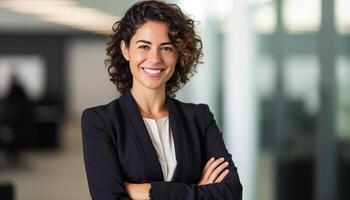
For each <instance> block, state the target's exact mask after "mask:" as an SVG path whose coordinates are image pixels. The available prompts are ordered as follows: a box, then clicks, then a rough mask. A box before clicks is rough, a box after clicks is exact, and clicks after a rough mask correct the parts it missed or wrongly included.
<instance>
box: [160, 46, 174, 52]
mask: <svg viewBox="0 0 350 200" xmlns="http://www.w3.org/2000/svg"><path fill="white" fill-rule="evenodd" d="M162 50H164V51H172V50H173V49H172V48H171V47H163V48H162Z"/></svg>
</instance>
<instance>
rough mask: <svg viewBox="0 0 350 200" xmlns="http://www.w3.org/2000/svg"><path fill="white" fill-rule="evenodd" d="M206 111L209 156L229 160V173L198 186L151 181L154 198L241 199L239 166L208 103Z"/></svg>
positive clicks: (185, 199)
mask: <svg viewBox="0 0 350 200" xmlns="http://www.w3.org/2000/svg"><path fill="white" fill-rule="evenodd" d="M204 107H205V113H206V121H207V123H206V124H207V126H206V140H205V145H206V149H207V158H208V159H209V158H210V157H215V158H219V157H224V158H225V160H226V161H228V162H229V166H228V169H229V174H228V175H227V176H226V177H225V178H224V180H223V181H222V182H220V183H214V184H208V185H203V186H197V183H194V184H185V183H176V182H151V186H152V195H153V199H154V200H161V199H169V200H172V199H174V200H175V199H184V200H197V199H198V200H199V199H203V200H204V199H205V200H209V199H213V200H216V199H222V200H225V199H226V200H241V199H242V185H241V183H240V180H239V177H238V173H237V168H236V167H235V165H234V163H233V161H232V158H231V154H229V153H228V151H227V149H226V146H225V144H224V140H223V138H222V134H221V132H220V131H219V128H218V126H217V124H216V122H215V120H214V117H213V114H212V113H211V112H210V110H209V107H208V106H207V105H205V106H204Z"/></svg>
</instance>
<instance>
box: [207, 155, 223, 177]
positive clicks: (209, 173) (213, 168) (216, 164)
mask: <svg viewBox="0 0 350 200" xmlns="http://www.w3.org/2000/svg"><path fill="white" fill-rule="evenodd" d="M224 161H225V159H224V158H219V159H216V160H215V161H214V162H212V163H211V164H210V165H209V167H208V169H207V170H206V171H205V173H204V176H203V177H204V178H205V179H209V178H210V176H211V174H212V173H213V171H214V170H215V169H216V168H217V167H218V166H219V165H220V164H221V163H222V162H224ZM214 180H215V179H214ZM211 183H212V182H211Z"/></svg>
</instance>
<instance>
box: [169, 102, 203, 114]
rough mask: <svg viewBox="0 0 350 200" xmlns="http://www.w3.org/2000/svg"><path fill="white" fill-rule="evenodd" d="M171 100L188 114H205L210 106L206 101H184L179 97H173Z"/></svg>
mask: <svg viewBox="0 0 350 200" xmlns="http://www.w3.org/2000/svg"><path fill="white" fill-rule="evenodd" d="M171 101H173V102H174V104H175V105H176V106H177V107H178V108H179V109H180V110H181V111H183V112H185V113H188V114H194V115H200V116H204V115H206V114H207V113H208V111H209V106H208V105H207V104H204V103H198V104H197V103H191V102H183V101H180V100H178V99H173V98H171Z"/></svg>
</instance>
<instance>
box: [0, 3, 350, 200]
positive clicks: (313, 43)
mask: <svg viewBox="0 0 350 200" xmlns="http://www.w3.org/2000/svg"><path fill="white" fill-rule="evenodd" d="M135 2H136V1H133V0H132V1H131V0H0V199H1V200H6V199H11V197H12V198H13V199H16V200H56V199H57V200H58V199H72V200H73V199H90V197H89V192H88V187H87V181H86V177H85V170H84V165H83V159H82V145H81V130H80V116H81V113H82V111H83V110H84V108H87V107H91V106H95V105H101V104H106V103H108V102H110V101H112V100H113V99H115V98H116V97H118V96H119V95H120V94H119V93H117V92H116V89H115V87H114V86H113V85H112V83H111V82H110V81H109V80H108V74H107V70H106V67H105V65H104V63H103V61H104V59H105V58H106V55H105V48H106V42H107V41H108V34H109V33H111V26H112V24H113V23H114V22H115V21H117V20H118V19H120V17H121V16H123V13H124V12H125V11H126V10H127V9H128V8H129V7H130V6H131V5H132V4H133V3H135ZM168 2H172V3H177V4H178V5H179V6H180V7H181V8H182V9H183V10H184V12H185V13H187V14H188V15H190V16H191V17H192V18H194V19H195V20H196V21H197V31H198V34H199V35H200V36H201V37H202V40H203V43H204V58H203V61H204V63H203V64H200V65H199V66H198V73H197V74H196V76H194V77H193V78H192V79H191V81H190V82H189V83H188V84H187V85H186V86H185V87H184V88H183V89H182V90H181V91H180V92H179V93H178V94H177V98H178V99H180V100H182V101H185V102H195V103H206V104H208V105H209V106H210V108H211V110H212V112H213V113H214V116H215V118H216V120H217V123H218V124H219V126H220V129H221V130H222V132H223V135H224V138H225V142H226V145H227V147H228V149H229V151H230V153H231V154H232V156H233V160H234V161H235V163H236V165H237V167H238V172H239V174H240V177H241V181H242V184H243V187H244V191H243V196H244V197H243V199H244V200H289V199H293V200H295V199H298V200H304V199H305V200H345V199H350V190H349V189H347V188H348V187H349V186H350V93H349V91H350V13H349V9H350V1H349V0H216V1H211V0H191V1H190V0H178V1H175V0H172V1H168Z"/></svg>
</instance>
